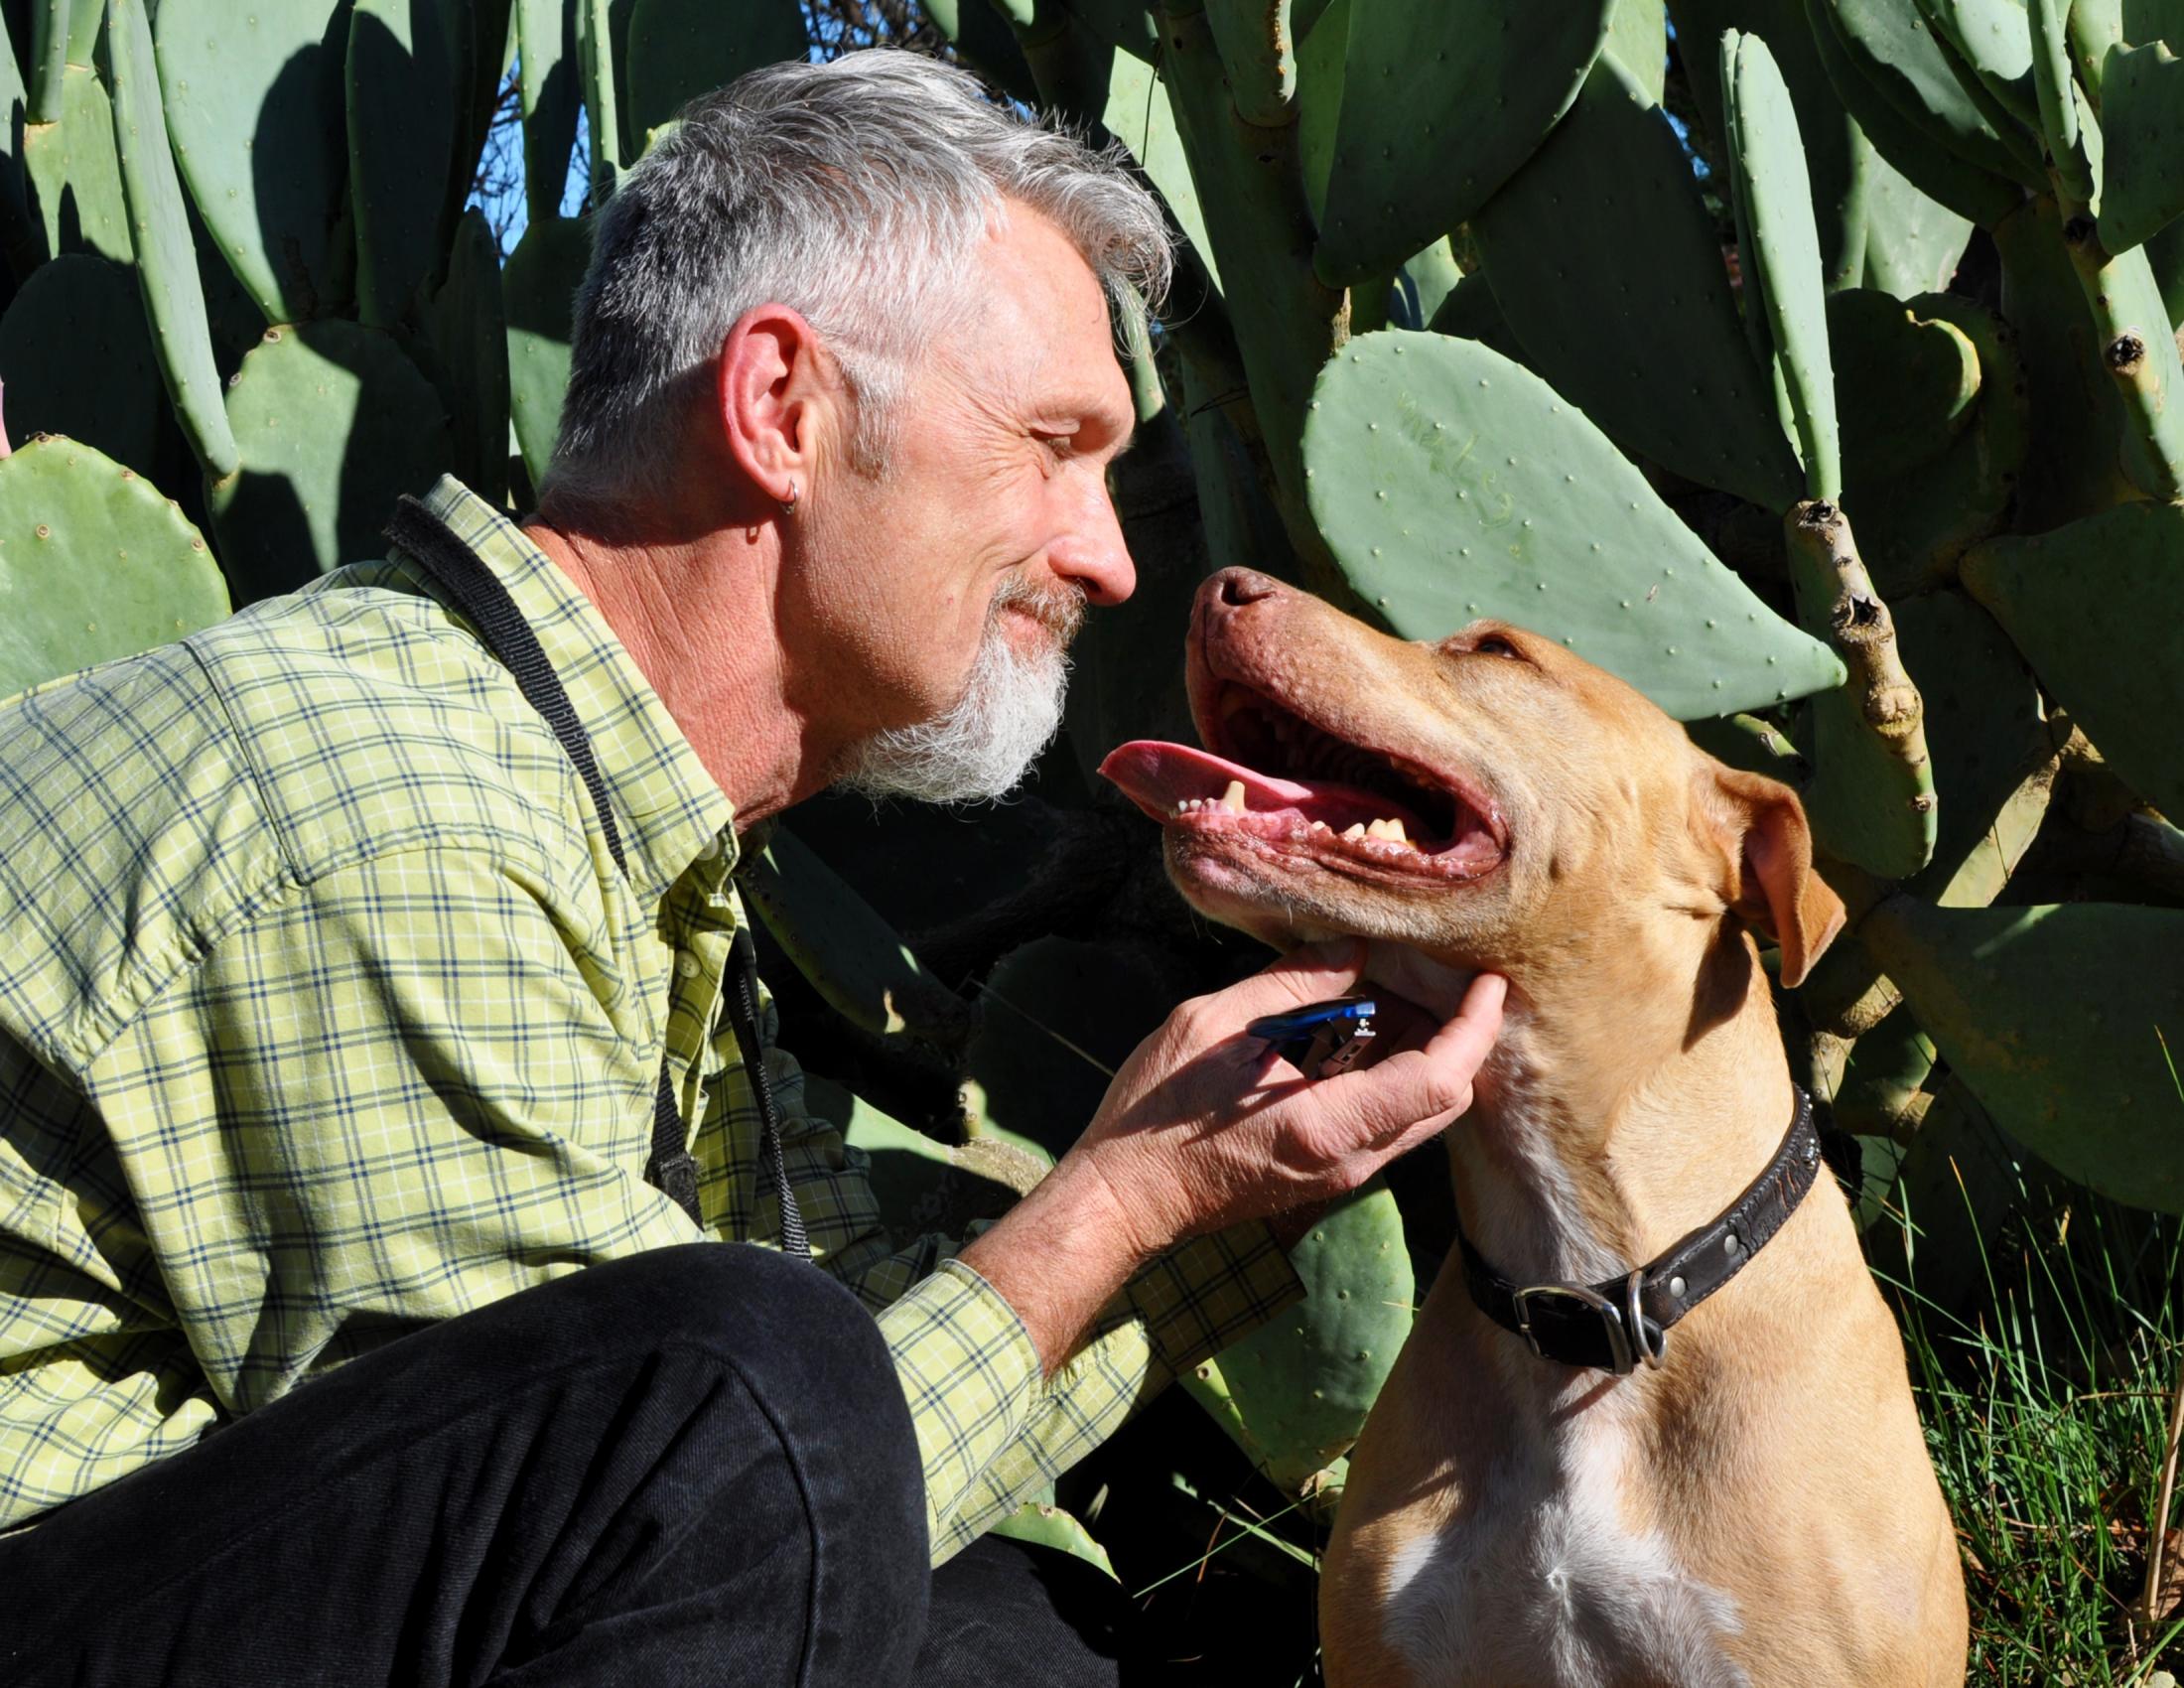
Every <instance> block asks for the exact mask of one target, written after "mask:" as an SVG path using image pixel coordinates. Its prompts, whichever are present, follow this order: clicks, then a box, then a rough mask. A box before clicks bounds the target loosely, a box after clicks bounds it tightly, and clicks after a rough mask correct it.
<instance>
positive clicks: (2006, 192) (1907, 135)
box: [1805, 0, 2024, 239]
mask: <svg viewBox="0 0 2184 1688" xmlns="http://www.w3.org/2000/svg"><path fill="white" fill-rule="evenodd" d="M1805 10H1806V15H1807V17H1808V18H1809V19H1810V20H1811V24H1812V35H1813V46H1814V49H1815V51H1817V52H1818V54H1819V55H1820V62H1821V64H1822V66H1823V67H1824V68H1825V69H1826V70H1827V72H1828V80H1829V82H1830V83H1831V84H1832V85H1833V86H1834V87H1835V90H1836V93H1837V96H1838V97H1839V98H1840V99H1841V100H1842V101H1843V107H1844V109H1845V110H1847V111H1848V112H1849V114H1850V115H1851V117H1852V118H1854V119H1855V120H1856V122H1857V125H1858V130H1859V133H1861V134H1862V135H1863V136H1864V137H1865V139H1866V142H1867V144H1868V145H1870V146H1871V147H1872V148H1873V150H1874V151H1875V152H1876V153H1878V154H1879V155H1880V157H1881V158H1882V160H1883V161H1885V162H1886V163H1887V165H1888V166H1889V168H1890V169H1892V170H1894V171H1896V172H1898V173H1899V174H1901V175H1902V177H1903V178H1904V179H1905V180H1906V181H1908V182H1909V183H1911V184H1912V185H1913V186H1914V187H1916V188H1917V189H1918V190H1919V191H1920V192H1921V193H1923V194H1926V195H1928V196H1929V197H1930V198H1932V199H1933V200H1934V201H1936V202H1937V203H1938V204H1940V205H1942V206H1944V207H1946V208H1948V210H1950V211H1953V212H1955V213H1956V214H1957V215H1958V216H1961V217H1964V218H1966V219H1968V220H1970V221H1973V222H1977V223H1981V224H1992V223H1995V222H1998V221H2000V220H2001V218H2003V217H2004V216H2006V215H2008V214H2009V211H2010V210H2011V208H2012V207H2014V206H2015V205H2016V204H2017V203H2018V202H2019V201H2020V200H2021V199H2022V198H2023V197H2024V196H2023V190H2022V189H2021V187H2020V186H2019V185H2018V183H2017V182H2016V181H2015V180H2014V179H2013V178H2012V177H2011V176H2010V175H2009V174H2008V173H2007V172H2004V171H1998V170H1989V169H1986V168H1983V167H1981V166H1979V165H1976V164H1973V163H1971V162H1970V161H1968V160H1966V159H1964V158H1962V157H1960V156H1959V155H1958V154H1956V153H1953V152H1950V151H1947V150H1945V149H1944V148H1942V147H1939V146H1936V145H1935V144H1934V141H1933V139H1932V137H1931V136H1930V135H1929V134H1928V133H1927V131H1926V130H1924V129H1922V128H1920V127H1919V126H1918V125H1917V124H1916V123H1914V122H1913V121H1912V120H1911V119H1910V118H1909V117H1907V116H1906V115H1904V113H1903V111H1902V110H1901V109H1900V108H1899V107H1898V106H1897V105H1896V103H1895V100H1894V99H1893V98H1892V97H1891V96H1890V95H1889V94H1888V93H1887V92H1884V91H1883V90H1882V88H1881V86H1880V85H1879V84H1878V83H1877V82H1876V81H1875V80H1874V79H1873V78H1872V77H1871V76H1869V75H1867V73H1866V72H1865V70H1863V69H1862V68H1861V64H1862V55H1861V54H1859V53H1858V52H1856V51H1854V50H1853V49H1852V47H1851V45H1850V42H1849V39H1848V37H1847V36H1845V35H1844V33H1843V24H1842V20H1841V19H1840V18H1839V17H1838V16H1837V14H1836V11H1835V9H1834V3H1833V0H1805ZM1867 238H1868V239H1870V238H1871V234H1870V230H1869V231H1868V235H1867Z"/></svg>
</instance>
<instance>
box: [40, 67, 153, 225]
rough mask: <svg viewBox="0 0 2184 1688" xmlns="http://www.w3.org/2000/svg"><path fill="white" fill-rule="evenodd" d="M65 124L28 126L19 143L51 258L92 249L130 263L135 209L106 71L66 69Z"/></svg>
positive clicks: (62, 120) (63, 106) (63, 105)
mask: <svg viewBox="0 0 2184 1688" xmlns="http://www.w3.org/2000/svg"><path fill="white" fill-rule="evenodd" d="M61 98H62V106H61V118H60V121H59V122H56V123H53V124H50V125H46V126H42V127H36V128H31V129H28V130H26V131H25V132H24V134H23V137H22V140H21V142H20V143H11V144H19V145H20V148H21V156H22V160H23V179H24V182H25V184H26V186H27V187H28V189H29V211H30V216H31V218H32V220H33V223H34V226H35V228H36V230H37V236H38V238H40V239H41V240H42V241H43V242H44V245H43V249H42V251H41V253H40V255H41V256H44V257H59V256H60V255H61V254H63V253H65V252H91V253H95V254H96V255H98V256H99V257H102V258H111V259H112V260H113V261H114V262H115V263H117V264H125V263H128V262H129V261H130V260H131V258H132V257H133V256H134V254H135V248H134V246H133V244H132V243H131V241H130V239H129V211H128V207H127V205H126V204H125V203H124V201H123V199H122V195H121V166H120V165H119V163H118V162H117V161H116V160H115V158H114V112H113V106H112V105H111V104H110V103H109V102H108V101H107V98H106V85H105V83H103V82H101V81H100V80H99V79H98V72H97V71H96V70H90V69H88V68H86V67H84V66H81V65H70V66H68V67H67V69H66V70H63V72H62V89H61Z"/></svg>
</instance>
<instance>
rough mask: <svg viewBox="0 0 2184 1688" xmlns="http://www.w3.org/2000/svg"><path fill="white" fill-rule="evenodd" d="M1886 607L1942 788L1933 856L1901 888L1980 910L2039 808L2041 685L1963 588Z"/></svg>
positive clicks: (2015, 859)
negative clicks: (1915, 693)
mask: <svg viewBox="0 0 2184 1688" xmlns="http://www.w3.org/2000/svg"><path fill="white" fill-rule="evenodd" d="M1892 613H1893V615H1894V617H1895V622H1896V643H1897V646H1898V647H1899V649H1900V650H1901V651H1902V653H1903V665H1904V666H1905V667H1906V668H1908V669H1909V670H1910V671H1911V673H1912V674H1913V675H1914V676H1915V677H1916V678H1917V680H1918V682H1919V697H1920V700H1921V701H1922V702H1923V703H1924V704H1925V706H1926V715H1925V727H1926V746H1927V750H1928V752H1929V754H1930V755H1931V756H1932V757H1933V760H1934V768H1935V782H1936V784H1937V785H1938V786H1939V787H1940V791H1941V814H1940V825H1939V827H1938V829H1937V832H1936V836H1935V840H1934V859H1933V860H1932V861H1931V862H1929V863H1928V864H1927V865H1926V867H1925V868H1924V869H1923V870H1921V871H1920V872H1919V873H1917V874H1914V875H1913V876H1912V877H1911V878H1910V879H1908V880H1906V881H1905V882H1904V889H1905V890H1907V891H1909V892H1910V893H1911V894H1912V895H1913V896H1916V897H1922V898H1925V899H1926V900H1927V901H1928V902H1931V903H1938V904H1940V905H1941V906H1942V907H1943V908H1945V909H1983V908H1985V907H1986V906H1987V905H1988V904H1989V903H1991V902H1993V901H1994V899H1995V898H1996V897H1997V896H1998V895H2000V893H2001V889H2002V886H2003V885H2004V883H2006V882H2007V880H2008V878H2009V876H2010V875H2011V874H2012V873H2014V872H2015V871H2016V868H2017V864H2018V863H2019V862H2020V861H2021V860H2023V859H2024V853H2025V851H2026V850H2028V849H2029V848H2031V845H2032V839H2033V835H2034V834H2035V833H2036V832H2038V831H2039V828H2040V820H2041V817H2042V816H2043V815H2045V814H2046V813H2047V805H2048V796H2049V793H2050V791H2051V790H2052V788H2053V783H2054V779H2053V774H2054V764H2055V748H2054V744H2053V742H2052V740H2051V737H2050V729H2049V727H2048V724H2047V722H2046V720H2045V719H2044V718H2043V717H2042V715H2041V712H2040V695H2039V691H2038V688H2037V687H2035V686H2034V685H2033V683H2032V677H2031V676H2030V675H2029V674H2027V673H2026V672H2025V665H2024V659H2023V658H2022V657H2021V656H2019V655H2018V654H2017V652H2016V650H2015V648H2014V647H2012V646H2011V644H2010V642H2009V638H2008V636H2007V635H2006V634H2005V633H2003V632H2002V630H2001V629H2000V628H1999V627H1997V626H1996V625H1995V622H1994V618H1993V617H1991V616H1989V615H1988V614H1987V613H1986V612H1985V611H1984V610H1982V609H1980V608H1979V605H1977V604H1975V603H1973V602H1972V601H1971V600H1970V599H1968V598H1966V597H1965V595H1964V594H1963V593H1961V592H1957V591H1954V590H1948V589H1945V590H1943V591H1939V592H1929V593H1927V594H1925V595H1924V596H1923V597H1918V598H1910V599H1906V600H1905V601H1904V602H1903V603H1902V604H1900V605H1897V606H1895V608H1894V610H1893V612H1892Z"/></svg>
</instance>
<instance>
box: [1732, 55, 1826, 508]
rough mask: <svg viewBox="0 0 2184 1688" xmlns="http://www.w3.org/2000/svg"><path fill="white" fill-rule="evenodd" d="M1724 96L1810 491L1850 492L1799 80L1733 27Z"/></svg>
mask: <svg viewBox="0 0 2184 1688" xmlns="http://www.w3.org/2000/svg"><path fill="white" fill-rule="evenodd" d="M1721 97H1722V102H1723V123H1724V127H1725V128H1726V130H1727V132H1728V154H1729V166H1730V174H1731V177H1732V178H1733V180H1734V183H1735V188H1736V200H1737V224H1738V229H1739V233H1740V236H1741V234H1742V232H1743V231H1744V230H1746V229H1748V230H1749V235H1750V237H1749V239H1748V240H1744V239H1741V238H1740V241H1739V243H1740V245H1742V246H1743V248H1744V276H1745V285H1746V288H1747V290H1749V289H1750V288H1752V287H1753V286H1754V285H1756V287H1757V290H1758V293H1759V296H1760V302H1761V304H1762V305H1763V306H1764V307H1765V314H1766V329H1767V343H1768V345H1769V346H1770V347H1771V349H1772V352H1773V355H1774V359H1775V369H1776V373H1777V378H1778V380H1779V382H1780V384H1781V387H1782V390H1783V391H1785V392H1786V393H1787V395H1788V398H1789V409H1790V418H1791V420H1792V422H1793V423H1794V425H1795V428H1796V438H1795V441H1794V443H1795V445H1796V447H1797V452H1798V457H1799V459H1800V460H1801V461H1802V462H1803V464H1804V466H1805V488H1806V492H1807V495H1808V496H1810V497H1815V498H1829V499H1834V498H1840V497H1841V496H1842V495H1843V463H1842V455H1841V448H1840V445H1839V443H1838V439H1837V432H1836V378H1835V365H1834V362H1833V360H1832V358H1831V357H1830V355H1829V352H1828V305H1827V295H1826V293H1825V292H1824V291H1823V288H1822V274H1821V266H1820V232H1819V229H1818V227H1817V226H1816V225H1815V223H1814V221H1813V197H1812V182H1811V178H1810V177H1809V176H1808V175H1807V173H1806V170H1805V153H1804V148H1803V147H1802V145H1801V144H1800V142H1799V140H1798V131H1797V111H1796V108H1795V107H1794V106H1793V105H1792V104H1791V103H1790V89H1789V85H1788V84H1787V83H1786V82H1784V81H1783V79H1782V72H1781V70H1778V69H1777V68H1776V66H1775V62H1774V56H1773V55H1772V54H1771V53H1769V52H1768V51H1767V44H1766V43H1765V42H1763V41H1761V40H1760V39H1759V38H1758V37H1757V36H1748V35H1739V34H1738V33H1737V32H1736V31H1734V30H1730V31H1728V32H1726V33H1725V34H1724V35H1723V36H1722V38H1721Z"/></svg>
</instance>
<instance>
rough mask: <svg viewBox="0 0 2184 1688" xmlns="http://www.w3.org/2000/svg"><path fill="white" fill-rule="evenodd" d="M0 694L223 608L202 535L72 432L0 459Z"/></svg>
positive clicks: (193, 624) (122, 652)
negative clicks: (1, 607)
mask: <svg viewBox="0 0 2184 1688" xmlns="http://www.w3.org/2000/svg"><path fill="white" fill-rule="evenodd" d="M0 601H4V602H5V603H6V604H7V606H8V613H7V614H6V615H5V616H0V697H5V696H7V695H8V694H10V693H12V692H18V691H21V690H22V689H23V688H24V687H25V686H32V685H36V684H38V683H39V682H40V681H41V680H50V679H52V678H54V677H55V676H56V675H59V674H66V673H69V672H71V671H73V670H74V669H77V668H87V667H89V666H90V665H91V664H92V663H94V662H104V661H106V660H108V659H109V658H112V657H116V656H133V655H135V654H136V653H137V652H138V651H140V650H145V649H149V648H150V647H151V646H152V645H155V644H167V643H170V642H172V641H173V640H175V639H178V638H181V637H183V636H185V635H186V634H189V633H196V632H197V631H198V629H200V628H202V627H205V626H208V625H209V624H211V623H213V622H216V621H218V620H220V619H221V618H222V617H223V616H225V615H226V614H227V589H226V584H225V583H224V582H223V581H222V580H221V579H220V573H219V570H218V569H217V568H216V567H214V566H213V563H212V554H211V552H209V551H208V550H206V549H205V540H204V538H203V537H202V536H201V535H200V534H199V533H198V530H197V529H196V528H195V527H193V526H192V525H191V524H190V522H189V520H188V519H187V518H186V517H185V516H184V515H183V513H182V511H181V510H179V509H177V508H176V507H175V505H174V504H173V503H172V502H170V501H169V500H168V499H166V498H164V497H162V496H160V494H159V492H158V491H157V490H156V489H155V488H154V487H153V486H152V484H151V483H150V482H148V481H146V480H145V479H144V478H143V477H142V476H141V475H138V474H137V473H136V472H135V471H134V470H132V469H129V468H127V467H126V466H125V465H122V464H119V463H116V462H114V460H113V459H112V458H110V457H107V456H105V455H104V454H103V453H101V452H96V451H93V450H92V449H91V448H90V447H89V446H86V445H81V444H79V443H77V442H76V441H74V440H66V439H44V440H35V441H33V442H32V443H31V444H29V445H27V446H24V447H22V448H21V449H19V450H18V451H16V452H15V454H14V455H13V456H11V457H7V458H0Z"/></svg>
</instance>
